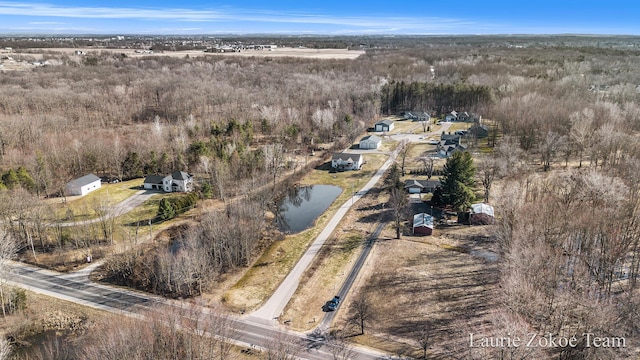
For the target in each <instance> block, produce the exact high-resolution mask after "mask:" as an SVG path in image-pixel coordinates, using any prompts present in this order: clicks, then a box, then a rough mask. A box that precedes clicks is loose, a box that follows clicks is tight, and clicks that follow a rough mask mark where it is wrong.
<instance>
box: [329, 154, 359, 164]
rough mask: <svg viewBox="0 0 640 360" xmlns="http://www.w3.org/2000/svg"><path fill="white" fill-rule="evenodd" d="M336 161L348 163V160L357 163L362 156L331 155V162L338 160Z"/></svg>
mask: <svg viewBox="0 0 640 360" xmlns="http://www.w3.org/2000/svg"><path fill="white" fill-rule="evenodd" d="M338 159H340V160H342V161H348V160H349V159H351V161H354V162H358V161H360V160H361V159H362V154H347V153H335V154H333V160H338Z"/></svg>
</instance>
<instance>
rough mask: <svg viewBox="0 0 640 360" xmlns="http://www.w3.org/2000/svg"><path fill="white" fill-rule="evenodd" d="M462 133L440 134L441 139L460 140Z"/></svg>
mask: <svg viewBox="0 0 640 360" xmlns="http://www.w3.org/2000/svg"><path fill="white" fill-rule="evenodd" d="M460 137H461V136H460V135H458V134H440V140H454V141H457V142H460Z"/></svg>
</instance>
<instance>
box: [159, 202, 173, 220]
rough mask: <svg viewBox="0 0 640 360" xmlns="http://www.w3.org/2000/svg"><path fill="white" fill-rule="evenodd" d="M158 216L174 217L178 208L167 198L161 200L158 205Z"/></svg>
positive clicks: (163, 217)
mask: <svg viewBox="0 0 640 360" xmlns="http://www.w3.org/2000/svg"><path fill="white" fill-rule="evenodd" d="M158 216H159V217H160V219H162V220H169V219H173V218H174V217H175V216H176V208H175V206H174V205H173V203H172V202H171V201H169V200H168V199H166V198H165V199H162V200H160V205H159V206H158Z"/></svg>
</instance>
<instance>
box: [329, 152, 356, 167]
mask: <svg viewBox="0 0 640 360" xmlns="http://www.w3.org/2000/svg"><path fill="white" fill-rule="evenodd" d="M362 163H363V156H362V155H361V154H348V153H335V154H333V157H332V158H331V167H332V168H333V169H335V170H337V171H345V170H360V167H362Z"/></svg>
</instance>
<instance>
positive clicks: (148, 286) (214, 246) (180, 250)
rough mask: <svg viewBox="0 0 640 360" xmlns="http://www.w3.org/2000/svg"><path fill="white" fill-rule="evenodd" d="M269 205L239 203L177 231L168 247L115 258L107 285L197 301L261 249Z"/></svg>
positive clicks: (108, 270)
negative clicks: (265, 215) (221, 276)
mask: <svg viewBox="0 0 640 360" xmlns="http://www.w3.org/2000/svg"><path fill="white" fill-rule="evenodd" d="M264 209H265V208H264V205H263V204H260V203H258V202H252V201H247V202H237V203H234V204H230V205H228V206H227V209H226V211H222V212H218V211H211V212H208V213H207V214H206V215H205V216H204V217H203V218H202V219H201V221H200V222H199V223H198V224H197V225H192V226H184V227H180V228H177V229H175V230H173V231H172V233H171V234H170V236H171V238H172V239H173V240H172V241H173V242H172V244H171V246H170V247H169V248H167V247H165V244H160V246H152V248H151V249H146V250H142V249H139V248H136V249H132V250H130V251H128V252H126V253H124V254H121V255H116V256H114V257H113V258H112V259H110V260H109V261H108V263H107V265H106V266H105V267H104V269H105V277H106V280H108V281H111V282H114V283H117V284H122V285H127V286H132V287H135V288H138V289H141V290H146V291H150V292H153V293H157V294H162V295H165V296H171V297H191V296H195V295H199V294H201V293H202V291H203V289H206V288H207V286H211V285H213V284H215V282H216V280H217V279H218V276H219V275H220V274H224V273H227V272H229V271H231V270H234V269H237V268H238V267H243V266H246V265H247V264H248V263H249V261H251V260H252V259H253V256H254V254H255V250H256V249H257V248H258V247H259V246H260V241H261V239H262V231H263V230H264V226H263V225H264Z"/></svg>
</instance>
